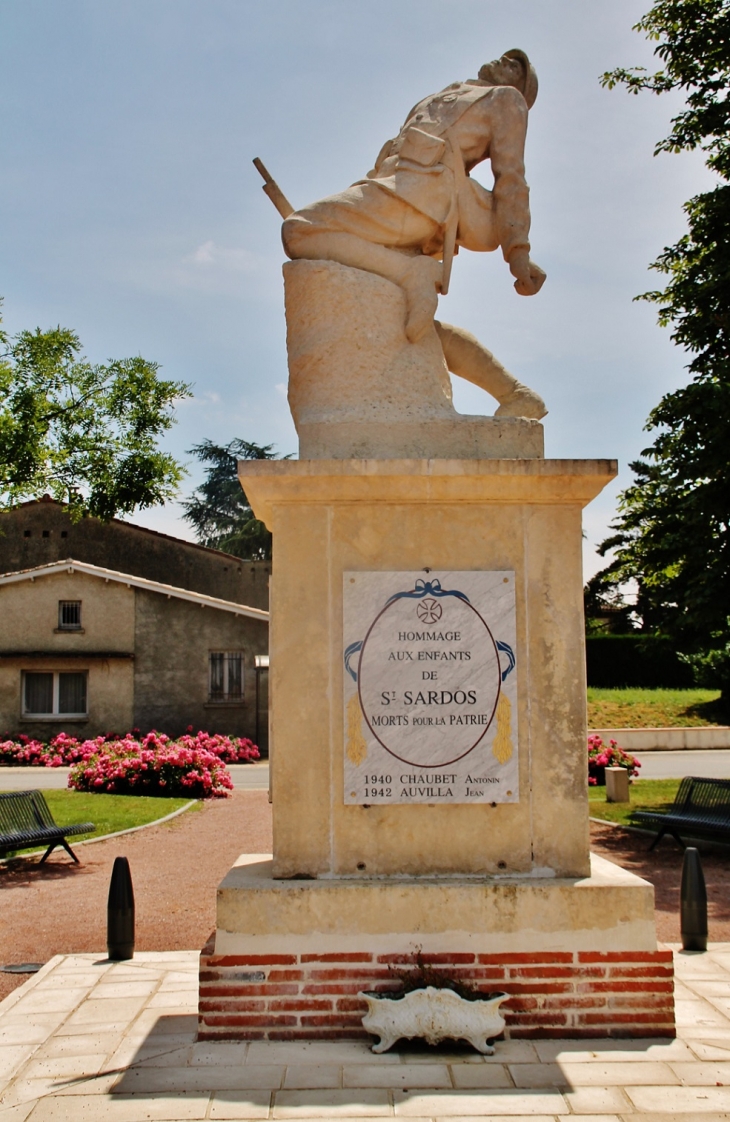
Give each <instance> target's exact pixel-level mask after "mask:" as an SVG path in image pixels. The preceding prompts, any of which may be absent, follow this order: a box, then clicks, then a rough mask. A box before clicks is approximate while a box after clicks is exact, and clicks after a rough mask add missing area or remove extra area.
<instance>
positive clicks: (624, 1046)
mask: <svg viewBox="0 0 730 1122" xmlns="http://www.w3.org/2000/svg"><path fill="white" fill-rule="evenodd" d="M534 1047H535V1051H536V1052H537V1055H538V1057H539V1059H540V1060H541V1061H542V1063H556V1062H557V1061H560V1063H571V1064H582V1063H586V1064H587V1063H594V1061H595V1060H604V1061H606V1062H607V1063H622V1064H627V1063H644V1062H645V1061H646V1060H660V1061H665V1062H668V1061H669V1060H690V1061H691V1060H692V1059H693V1054H692V1051H691V1049H690V1048H689V1046H688V1045H687V1044H685V1043H684V1041H683V1040H668V1039H667V1040H660V1041H657V1040H655V1039H651V1038H649V1039H643V1040H601V1039H597V1040H536V1041H535V1042H534Z"/></svg>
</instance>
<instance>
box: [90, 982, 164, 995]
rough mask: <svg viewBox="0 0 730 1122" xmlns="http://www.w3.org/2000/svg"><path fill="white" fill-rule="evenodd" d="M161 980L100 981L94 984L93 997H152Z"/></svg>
mask: <svg viewBox="0 0 730 1122" xmlns="http://www.w3.org/2000/svg"><path fill="white" fill-rule="evenodd" d="M159 984H160V983H159V981H157V980H155V981H154V982H153V981H144V980H143V981H141V982H138V981H129V982H106V981H103V982H99V984H98V985H96V986H94V988H93V990H92V991H91V994H90V995H89V996H90V997H92V998H104V997H114V998H117V997H151V996H152V994H153V993H154V992H155V989H156V988H157V986H158V985H159Z"/></svg>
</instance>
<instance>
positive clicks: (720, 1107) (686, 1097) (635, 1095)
mask: <svg viewBox="0 0 730 1122" xmlns="http://www.w3.org/2000/svg"><path fill="white" fill-rule="evenodd" d="M626 1094H627V1095H628V1096H629V1098H630V1099H631V1101H632V1103H633V1104H634V1107H635V1108H636V1110H643V1111H653V1112H655V1113H659V1112H661V1111H662V1110H663V1111H665V1112H666V1113H667V1114H672V1115H676V1114H682V1113H684V1114H692V1113H694V1114H695V1115H696V1116H698V1115H699V1116H701V1115H703V1114H706V1113H708V1112H709V1111H712V1110H714V1111H717V1112H721V1111H725V1112H728V1111H730V1088H728V1087H648V1086H645V1087H627V1088H626ZM642 1122H643V1120H642Z"/></svg>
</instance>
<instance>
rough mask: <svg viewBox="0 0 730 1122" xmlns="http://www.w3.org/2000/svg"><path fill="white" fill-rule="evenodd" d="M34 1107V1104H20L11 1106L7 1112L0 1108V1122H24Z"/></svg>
mask: <svg viewBox="0 0 730 1122" xmlns="http://www.w3.org/2000/svg"><path fill="white" fill-rule="evenodd" d="M35 1105H36V1104H35V1103H34V1102H31V1103H20V1105H19V1106H11V1107H8V1109H7V1110H3V1108H2V1106H0V1122H25V1120H26V1118H28V1117H29V1116H30V1112H31V1111H32V1110H33V1109H35Z"/></svg>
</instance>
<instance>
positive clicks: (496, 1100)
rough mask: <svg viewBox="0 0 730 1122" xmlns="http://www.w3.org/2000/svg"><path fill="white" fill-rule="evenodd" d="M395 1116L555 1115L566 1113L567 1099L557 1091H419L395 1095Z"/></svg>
mask: <svg viewBox="0 0 730 1122" xmlns="http://www.w3.org/2000/svg"><path fill="white" fill-rule="evenodd" d="M393 1102H394V1105H395V1113H396V1116H403V1117H413V1116H414V1115H415V1116H417V1117H419V1116H423V1117H426V1118H441V1117H443V1118H453V1117H454V1116H457V1117H459V1118H469V1117H475V1118H476V1117H482V1118H483V1117H484V1115H486V1116H487V1117H488V1118H491V1117H492V1116H495V1117H499V1115H502V1114H504V1115H507V1116H514V1115H524V1116H525V1117H528V1118H529V1117H531V1116H534V1115H536V1114H537V1115H548V1116H554V1115H556V1114H567V1112H568V1109H567V1104H566V1102H565V1099H564V1098H563V1096H562V1095H561V1094H558V1092H557V1091H547V1092H545V1091H542V1092H541V1091H494V1092H492V1093H491V1094H486V1095H485V1094H480V1093H479V1092H478V1091H465V1090H462V1091H459V1092H453V1091H452V1092H451V1094H449V1092H448V1091H441V1092H439V1091H435V1092H431V1093H430V1094H424V1093H419V1092H417V1091H413V1092H408V1093H406V1092H404V1091H396V1092H395V1094H394V1096H393Z"/></svg>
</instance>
